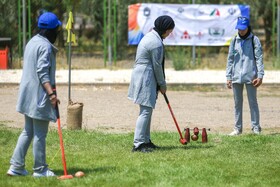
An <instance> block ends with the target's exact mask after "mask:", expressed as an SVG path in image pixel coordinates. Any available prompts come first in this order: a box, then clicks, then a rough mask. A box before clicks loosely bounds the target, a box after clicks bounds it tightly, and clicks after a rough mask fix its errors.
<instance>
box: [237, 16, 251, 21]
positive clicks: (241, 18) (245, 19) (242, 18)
mask: <svg viewBox="0 0 280 187" xmlns="http://www.w3.org/2000/svg"><path fill="white" fill-rule="evenodd" d="M238 20H242V21H249V19H248V18H246V17H242V16H240V17H238Z"/></svg>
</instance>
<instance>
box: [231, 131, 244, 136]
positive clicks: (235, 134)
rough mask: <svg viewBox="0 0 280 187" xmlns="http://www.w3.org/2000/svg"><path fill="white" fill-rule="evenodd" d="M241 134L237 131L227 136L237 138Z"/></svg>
mask: <svg viewBox="0 0 280 187" xmlns="http://www.w3.org/2000/svg"><path fill="white" fill-rule="evenodd" d="M240 134H242V132H240V131H238V130H234V131H233V132H232V133H230V134H229V136H238V135H240Z"/></svg>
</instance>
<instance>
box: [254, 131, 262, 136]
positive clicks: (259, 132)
mask: <svg viewBox="0 0 280 187" xmlns="http://www.w3.org/2000/svg"><path fill="white" fill-rule="evenodd" d="M253 134H256V135H260V134H261V131H259V130H253Z"/></svg>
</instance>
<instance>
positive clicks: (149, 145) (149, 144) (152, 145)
mask: <svg viewBox="0 0 280 187" xmlns="http://www.w3.org/2000/svg"><path fill="white" fill-rule="evenodd" d="M145 146H146V147H148V148H151V149H158V148H160V147H159V146H157V145H155V144H154V143H153V142H152V141H151V140H150V142H149V143H145Z"/></svg>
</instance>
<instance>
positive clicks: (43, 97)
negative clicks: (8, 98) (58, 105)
mask: <svg viewBox="0 0 280 187" xmlns="http://www.w3.org/2000/svg"><path fill="white" fill-rule="evenodd" d="M57 51H58V50H57V48H56V47H55V46H53V45H52V44H51V43H50V42H49V40H48V39H46V38H44V37H43V36H40V35H39V34H37V35H36V36H34V37H33V38H32V39H31V40H30V41H29V42H28V43H27V45H26V48H25V52H24V65H23V73H22V78H21V82H20V88H19V95H18V102H17V107H16V110H17V111H18V112H20V113H22V114H24V115H27V116H29V117H30V118H34V119H39V120H46V121H53V122H55V121H56V113H55V109H54V108H53V107H52V105H51V102H50V100H49V96H48V94H47V92H46V90H45V89H44V87H43V84H44V83H46V82H50V84H51V85H52V86H54V85H55V70H56V53H57Z"/></svg>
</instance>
